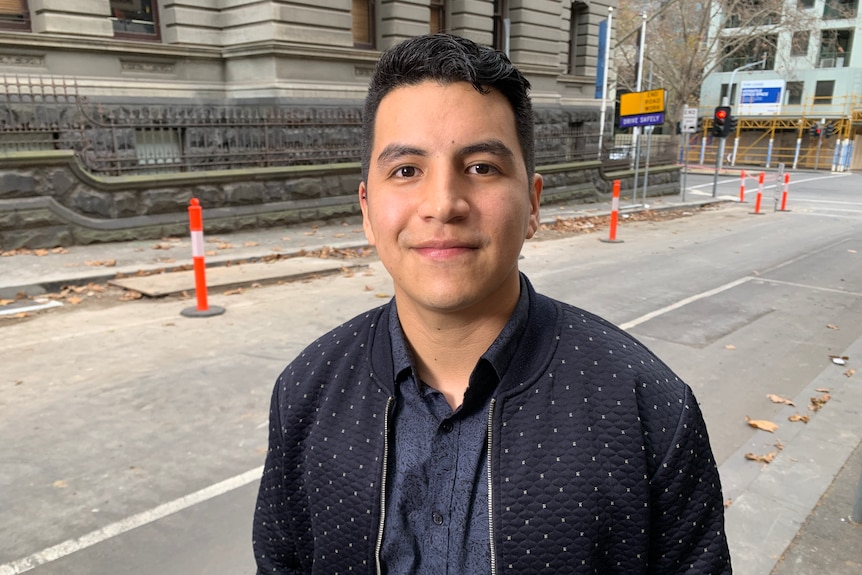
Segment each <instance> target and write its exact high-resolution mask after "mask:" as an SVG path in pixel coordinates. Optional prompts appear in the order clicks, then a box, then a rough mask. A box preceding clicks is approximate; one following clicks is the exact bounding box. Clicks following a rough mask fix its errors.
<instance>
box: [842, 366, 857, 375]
mask: <svg viewBox="0 0 862 575" xmlns="http://www.w3.org/2000/svg"><path fill="white" fill-rule="evenodd" d="M854 373H856V370H855V369H852V368H851V369H848V370H847V371H845V372H844V377H853V374H854Z"/></svg>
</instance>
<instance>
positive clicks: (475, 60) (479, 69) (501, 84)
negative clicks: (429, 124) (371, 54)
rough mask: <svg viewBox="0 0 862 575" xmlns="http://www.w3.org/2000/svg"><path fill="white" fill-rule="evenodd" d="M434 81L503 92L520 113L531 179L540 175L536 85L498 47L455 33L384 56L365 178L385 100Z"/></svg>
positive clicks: (365, 138)
mask: <svg viewBox="0 0 862 575" xmlns="http://www.w3.org/2000/svg"><path fill="white" fill-rule="evenodd" d="M428 80H433V81H436V82H439V83H441V84H443V85H446V84H453V83H455V82H467V83H469V84H472V86H473V87H474V88H475V89H476V91H478V92H479V93H481V94H488V93H490V92H491V90H496V91H498V92H500V93H501V94H502V95H503V96H504V97H505V98H506V100H508V102H509V104H510V105H511V106H512V111H513V112H514V115H515V129H516V131H517V133H518V143H519V144H520V145H521V151H522V152H523V154H524V163H525V164H526V166H527V177H528V179H530V178H532V176H533V172H534V171H535V168H536V166H535V152H534V145H533V140H534V134H533V108H532V104H531V102H530V97H529V91H530V82H529V81H528V80H527V79H526V78H525V77H524V76H523V74H521V72H520V71H518V69H517V68H515V66H514V65H513V64H512V62H511V61H510V60H509V58H508V57H507V56H506V55H505V54H503V53H502V52H499V51H497V50H494V49H492V48H488V47H486V46H480V45H478V44H476V43H475V42H473V41H471V40H468V39H466V38H462V37H460V36H454V35H451V34H428V35H425V36H417V37H415V38H409V39H407V40H405V41H403V42H401V43H400V44H398V45H396V46H394V47H392V48H390V49H389V50H387V51H386V52H384V53H383V54H382V55H381V57H380V60H378V61H377V65H376V66H375V67H374V74H373V75H372V77H371V84H370V85H369V87H368V95H367V96H366V98H365V109H364V112H363V116H362V148H361V159H362V179H363V180H364V181H366V182H367V181H368V170H369V167H370V164H371V148H372V146H373V145H374V122H375V119H376V116H377V109H378V108H379V107H380V101H381V100H383V98H384V97H385V96H386V95H387V94H388V93H389V92H391V91H392V90H394V89H396V88H400V87H402V86H413V85H416V84H420V83H422V82H425V81H428Z"/></svg>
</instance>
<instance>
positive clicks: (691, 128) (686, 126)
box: [680, 106, 697, 134]
mask: <svg viewBox="0 0 862 575" xmlns="http://www.w3.org/2000/svg"><path fill="white" fill-rule="evenodd" d="M680 131H682V133H683V134H693V133H695V132H697V108H689V107H688V106H683V107H682V125H681V126H680Z"/></svg>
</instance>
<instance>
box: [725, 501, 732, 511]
mask: <svg viewBox="0 0 862 575" xmlns="http://www.w3.org/2000/svg"><path fill="white" fill-rule="evenodd" d="M731 505H733V499H727V500H725V502H724V508H725V509H727V508H728V507H730V506H731Z"/></svg>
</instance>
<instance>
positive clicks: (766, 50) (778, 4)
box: [614, 0, 839, 121]
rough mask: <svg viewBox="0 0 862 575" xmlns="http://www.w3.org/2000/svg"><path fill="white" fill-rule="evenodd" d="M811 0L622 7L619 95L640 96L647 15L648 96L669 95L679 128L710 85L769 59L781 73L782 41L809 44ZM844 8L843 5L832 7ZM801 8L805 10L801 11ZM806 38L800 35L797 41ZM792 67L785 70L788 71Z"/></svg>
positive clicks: (656, 1) (638, 1) (646, 0)
mask: <svg viewBox="0 0 862 575" xmlns="http://www.w3.org/2000/svg"><path fill="white" fill-rule="evenodd" d="M804 1H805V0H703V1H701V2H692V1H691V0H620V5H619V9H618V10H617V12H616V18H617V19H616V29H617V43H616V46H615V48H616V49H615V50H614V65H615V68H616V72H617V93H618V94H619V93H625V92H633V91H635V90H636V78H637V62H638V45H639V35H640V29H641V23H642V22H643V16H642V15H643V14H646V15H647V26H646V28H647V32H646V50H645V53H644V70H643V74H642V78H643V82H642V85H641V89H642V90H646V89H648V88H649V86H650V83H649V77H650V74H651V73H652V87H653V88H665V89H666V91H667V105H666V114H665V117H666V118H667V119H668V121H675V120H676V119H677V118H679V117H680V116H681V108H682V106H683V105H690V106H696V105H697V104H698V100H699V96H700V86H701V82H702V80H703V78H704V77H705V76H707V75H709V74H711V73H713V72H729V71H732V70H734V69H735V68H738V67H740V66H742V65H745V64H748V63H753V62H756V61H758V60H761V59H763V58H765V60H766V63H765V69H772V68H774V67H775V66H776V51H777V50H776V49H777V46H778V43H779V38H780V37H788V39H789V40H788V41H790V42H791V43H801V42H805V47H806V50H807V42H808V36H807V35H805V34H803V33H807V32H809V31H810V30H812V29H816V27H814V26H813V25H812V22H813V20H815V19H816V18H817V16H816V15H815V14H814V13H813V12H812V11H810V10H809V11H806V10H803V9H802V8H803V7H804V5H803V2H804ZM831 1H832V2H838V1H839V0H831ZM797 2H799V7H797ZM795 32H799V34H794V33H795ZM784 65H787V63H786V62H782V66H784Z"/></svg>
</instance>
